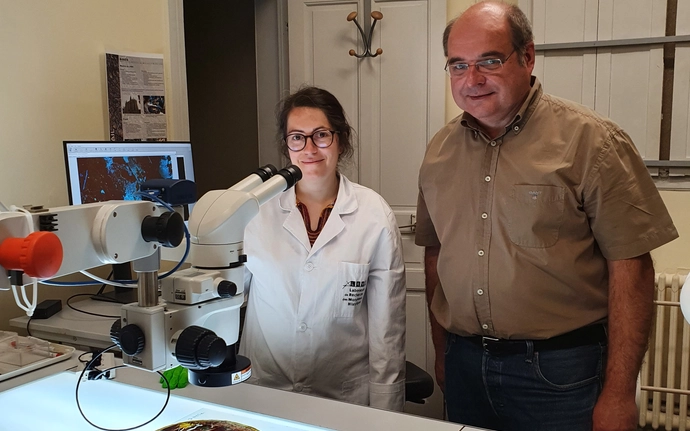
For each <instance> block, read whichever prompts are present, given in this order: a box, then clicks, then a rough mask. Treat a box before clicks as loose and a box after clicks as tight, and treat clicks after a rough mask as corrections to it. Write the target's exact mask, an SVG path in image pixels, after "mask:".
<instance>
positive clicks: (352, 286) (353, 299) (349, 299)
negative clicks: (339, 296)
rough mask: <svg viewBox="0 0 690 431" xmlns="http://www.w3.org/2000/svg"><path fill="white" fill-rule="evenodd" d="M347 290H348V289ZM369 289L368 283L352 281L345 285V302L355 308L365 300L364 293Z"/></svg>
mask: <svg viewBox="0 0 690 431" xmlns="http://www.w3.org/2000/svg"><path fill="white" fill-rule="evenodd" d="M346 288H347V289H346ZM366 289H367V282H366V281H355V280H351V281H349V282H347V283H345V284H344V285H343V290H344V293H343V302H345V303H347V305H349V306H352V307H354V306H355V305H359V304H361V303H362V299H364V292H365V291H366Z"/></svg>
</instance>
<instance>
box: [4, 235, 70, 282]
mask: <svg viewBox="0 0 690 431" xmlns="http://www.w3.org/2000/svg"><path fill="white" fill-rule="evenodd" d="M0 265H1V266H2V267H4V268H5V269H7V270H11V269H13V270H21V271H24V273H25V274H26V275H28V276H29V277H35V278H48V277H52V276H53V275H55V274H56V273H57V272H58V270H59V269H60V265H62V243H61V242H60V238H58V237H57V235H55V234H54V233H52V232H34V233H31V234H29V235H28V236H27V237H26V238H7V239H5V240H4V241H3V242H2V243H0Z"/></svg>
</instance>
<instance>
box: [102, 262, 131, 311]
mask: <svg viewBox="0 0 690 431" xmlns="http://www.w3.org/2000/svg"><path fill="white" fill-rule="evenodd" d="M131 279H132V265H131V264H130V263H129V262H127V263H116V264H114V265H113V280H131ZM91 299H95V300H97V301H107V302H115V303H118V304H130V303H132V302H137V301H138V300H139V299H138V293H137V288H136V287H131V288H130V287H115V288H114V290H112V291H110V292H103V293H99V294H97V295H91Z"/></svg>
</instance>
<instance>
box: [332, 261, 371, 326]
mask: <svg viewBox="0 0 690 431" xmlns="http://www.w3.org/2000/svg"><path fill="white" fill-rule="evenodd" d="M368 278H369V264H367V263H365V264H362V263H350V262H340V263H339V264H338V285H337V286H336V292H335V301H336V303H335V317H338V318H340V317H352V316H354V315H355V311H356V310H359V309H360V308H361V307H362V302H363V301H364V295H365V293H366V291H367V280H368Z"/></svg>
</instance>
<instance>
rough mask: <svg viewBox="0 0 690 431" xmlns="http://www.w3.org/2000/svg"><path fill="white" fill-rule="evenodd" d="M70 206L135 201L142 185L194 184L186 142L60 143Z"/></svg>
mask: <svg viewBox="0 0 690 431" xmlns="http://www.w3.org/2000/svg"><path fill="white" fill-rule="evenodd" d="M64 150H65V164H66V168H67V181H68V188H69V199H70V204H72V205H79V204H85V203H92V202H104V201H109V200H139V198H138V197H137V196H135V193H136V192H137V191H139V189H140V186H141V184H142V183H143V182H144V181H147V180H152V179H158V178H166V179H168V178H170V179H188V180H192V181H194V166H193V164H192V147H191V144H190V143H189V142H126V143H125V142H110V141H104V142H68V141H65V142H64Z"/></svg>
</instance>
